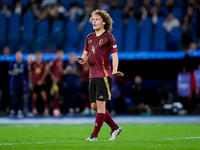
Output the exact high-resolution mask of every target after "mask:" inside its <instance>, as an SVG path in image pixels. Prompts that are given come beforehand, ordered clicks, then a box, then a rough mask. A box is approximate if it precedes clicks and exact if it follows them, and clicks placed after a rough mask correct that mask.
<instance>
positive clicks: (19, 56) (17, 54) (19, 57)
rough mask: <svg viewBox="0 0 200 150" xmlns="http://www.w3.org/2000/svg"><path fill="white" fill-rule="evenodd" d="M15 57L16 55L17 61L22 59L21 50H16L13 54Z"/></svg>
mask: <svg viewBox="0 0 200 150" xmlns="http://www.w3.org/2000/svg"><path fill="white" fill-rule="evenodd" d="M15 57H16V60H17V61H18V62H19V61H22V53H21V52H17V53H16V54H15Z"/></svg>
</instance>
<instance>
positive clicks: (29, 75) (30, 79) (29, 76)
mask: <svg viewBox="0 0 200 150" xmlns="http://www.w3.org/2000/svg"><path fill="white" fill-rule="evenodd" d="M28 78H29V83H30V84H32V83H33V80H32V72H31V71H29V73H28Z"/></svg>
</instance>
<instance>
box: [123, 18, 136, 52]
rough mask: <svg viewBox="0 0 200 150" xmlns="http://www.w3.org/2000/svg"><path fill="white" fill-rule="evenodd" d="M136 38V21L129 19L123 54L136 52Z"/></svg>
mask: <svg viewBox="0 0 200 150" xmlns="http://www.w3.org/2000/svg"><path fill="white" fill-rule="evenodd" d="M136 37H137V19H135V18H133V19H129V20H128V23H127V26H126V31H125V41H124V49H123V51H125V52H133V51H135V50H136Z"/></svg>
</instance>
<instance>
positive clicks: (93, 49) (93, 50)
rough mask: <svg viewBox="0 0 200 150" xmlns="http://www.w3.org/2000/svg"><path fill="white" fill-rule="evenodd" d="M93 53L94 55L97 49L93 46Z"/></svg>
mask: <svg viewBox="0 0 200 150" xmlns="http://www.w3.org/2000/svg"><path fill="white" fill-rule="evenodd" d="M92 52H93V54H94V53H95V47H94V46H92Z"/></svg>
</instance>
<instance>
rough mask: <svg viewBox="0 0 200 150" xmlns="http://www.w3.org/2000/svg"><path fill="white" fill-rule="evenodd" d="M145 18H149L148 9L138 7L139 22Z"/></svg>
mask: <svg viewBox="0 0 200 150" xmlns="http://www.w3.org/2000/svg"><path fill="white" fill-rule="evenodd" d="M147 17H150V13H149V11H148V8H147V7H146V6H141V7H140V21H141V22H142V21H143V20H145V19H146V18H147Z"/></svg>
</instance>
